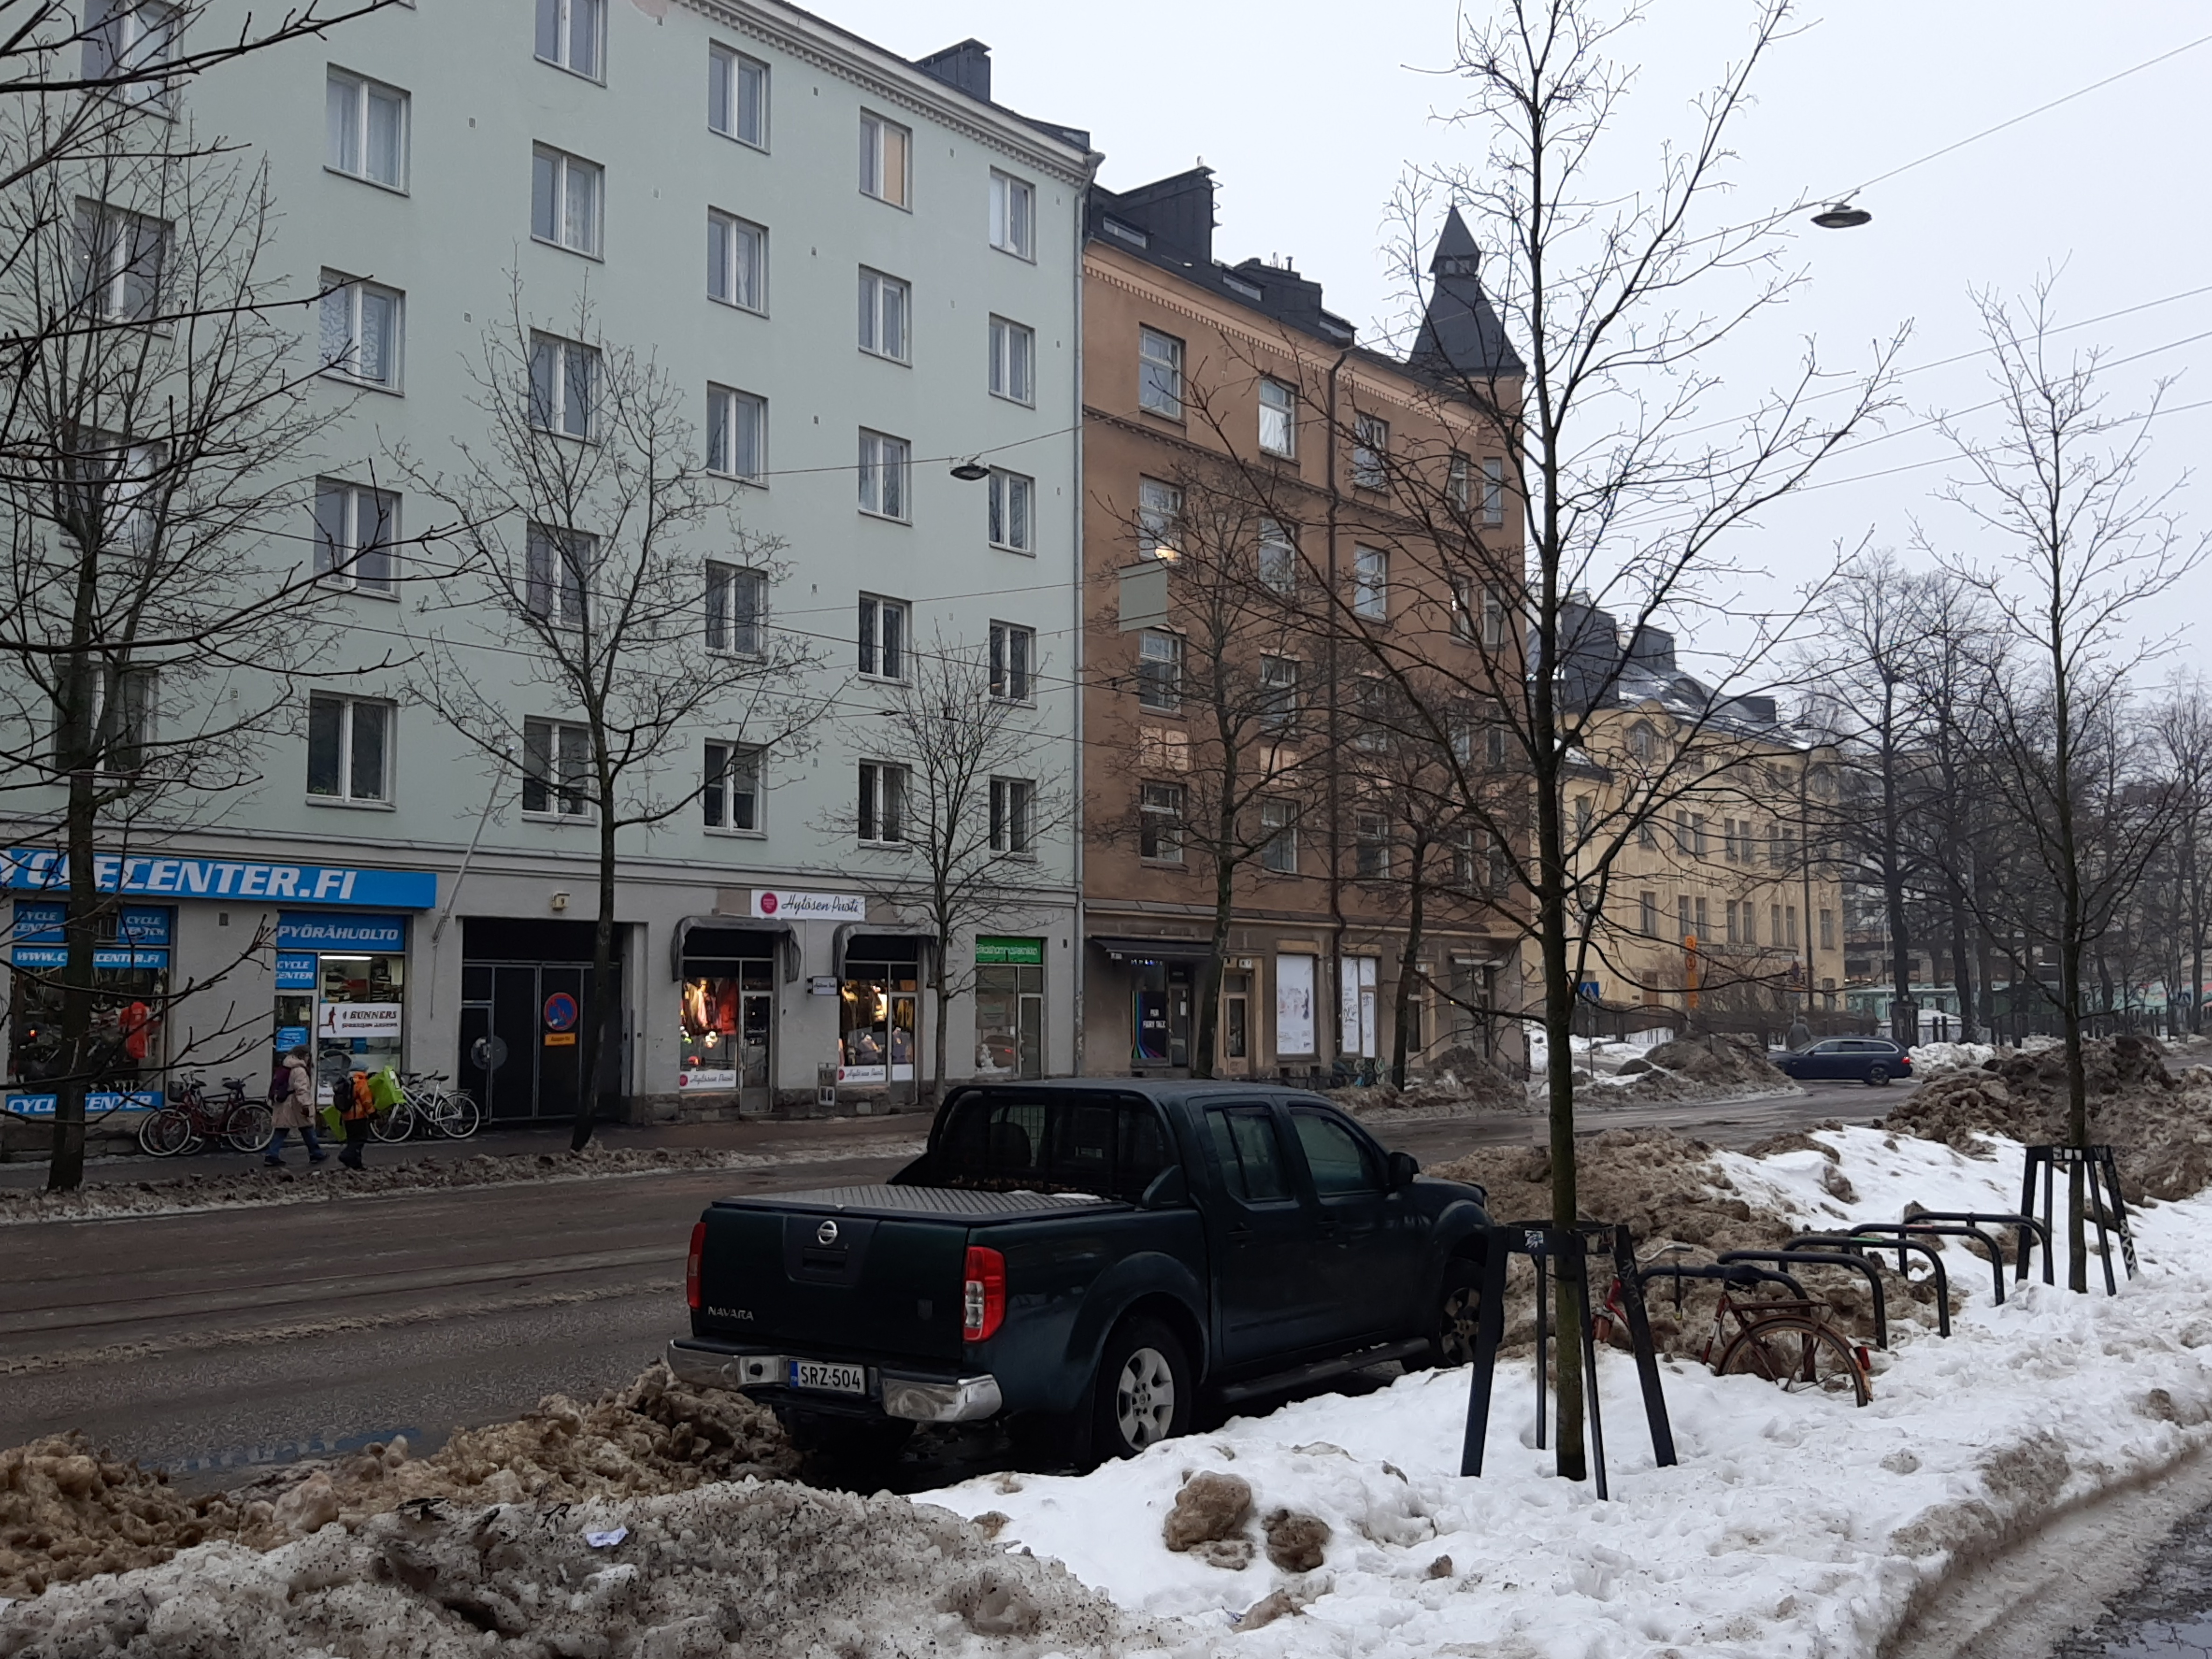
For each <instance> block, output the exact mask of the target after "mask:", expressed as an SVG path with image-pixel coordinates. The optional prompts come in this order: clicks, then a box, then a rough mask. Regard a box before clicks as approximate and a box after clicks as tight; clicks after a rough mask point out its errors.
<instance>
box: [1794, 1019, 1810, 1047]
mask: <svg viewBox="0 0 2212 1659" xmlns="http://www.w3.org/2000/svg"><path fill="white" fill-rule="evenodd" d="M1789 1042H1790V1048H1792V1049H1798V1048H1811V1047H1812V1046H1813V1028H1812V1027H1811V1026H1809V1025H1808V1024H1806V1023H1805V1016H1804V1015H1802V1014H1797V1015H1795V1016H1793V1017H1792V1018H1791V1019H1790V1037H1789Z"/></svg>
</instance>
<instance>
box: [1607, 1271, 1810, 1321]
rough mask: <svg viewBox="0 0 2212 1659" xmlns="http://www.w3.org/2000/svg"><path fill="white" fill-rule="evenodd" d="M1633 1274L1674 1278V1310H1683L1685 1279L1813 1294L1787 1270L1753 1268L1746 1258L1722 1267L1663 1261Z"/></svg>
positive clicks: (1804, 1299) (1804, 1298)
mask: <svg viewBox="0 0 2212 1659" xmlns="http://www.w3.org/2000/svg"><path fill="white" fill-rule="evenodd" d="M1636 1276H1637V1278H1638V1279H1639V1280H1642V1279H1673V1280H1674V1311H1675V1312H1677V1313H1680V1311H1681V1310H1682V1281H1683V1280H1684V1279H1715V1280H1718V1281H1719V1282H1721V1283H1723V1284H1728V1285H1735V1286H1737V1287H1738V1288H1739V1289H1742V1290H1750V1289H1752V1288H1753V1286H1754V1285H1781V1286H1782V1288H1783V1289H1784V1290H1786V1291H1789V1292H1790V1295H1792V1296H1794V1297H1796V1298H1797V1299H1798V1300H1799V1301H1800V1302H1809V1301H1811V1300H1812V1297H1809V1296H1808V1295H1807V1294H1806V1292H1805V1287H1804V1286H1803V1285H1800V1284H1799V1283H1798V1282H1797V1281H1796V1279H1792V1278H1791V1277H1790V1275H1789V1274H1788V1273H1782V1272H1780V1271H1778V1269H1776V1268H1773V1267H1753V1266H1752V1265H1751V1263H1749V1262H1748V1261H1737V1262H1733V1263H1731V1264H1730V1265H1729V1266H1728V1267H1722V1266H1721V1265H1720V1264H1719V1263H1718V1262H1705V1263H1703V1264H1699V1263H1695V1262H1692V1263H1688V1264H1684V1263H1680V1262H1674V1261H1662V1262H1658V1263H1655V1264H1654V1265H1653V1266H1651V1267H1638V1269H1637V1270H1636Z"/></svg>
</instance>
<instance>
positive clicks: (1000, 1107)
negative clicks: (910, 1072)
mask: <svg viewBox="0 0 2212 1659" xmlns="http://www.w3.org/2000/svg"><path fill="white" fill-rule="evenodd" d="M1172 1161H1173V1160H1172V1158H1171V1157H1170V1152H1169V1149H1168V1139H1167V1132H1166V1129H1165V1127H1164V1126H1163V1125H1162V1123H1161V1121H1160V1115H1159V1110H1158V1108H1157V1107H1155V1106H1153V1105H1152V1103H1151V1102H1149V1101H1128V1100H1084V1099H1080V1098H1076V1099H1070V1098H1066V1097H1047V1098H1042V1099H1040V1098H1037V1097H1030V1098H1027V1099H1024V1098H1023V1097H1020V1096H1019V1095H1015V1094H1001V1093H999V1092H997V1091H994V1092H992V1093H991V1094H988V1095H981V1096H975V1097H969V1099H966V1100H963V1101H956V1102H954V1103H953V1106H952V1113H951V1119H950V1121H947V1122H946V1124H945V1129H944V1132H943V1133H942V1134H941V1135H940V1136H939V1139H938V1146H937V1153H936V1156H935V1158H933V1160H932V1168H931V1171H930V1177H929V1178H930V1181H931V1182H932V1183H933V1184H934V1185H938V1186H945V1187H969V1188H985V1189H987V1190H991V1191H997V1192H1007V1191H1012V1190H1014V1189H1017V1188H1019V1189H1022V1190H1024V1191H1029V1192H1077V1193H1096V1194H1099V1195H1100V1196H1102V1197H1106V1198H1121V1199H1135V1198H1139V1197H1142V1196H1143V1194H1144V1191H1145V1188H1146V1187H1148V1186H1150V1185H1151V1184H1152V1178H1153V1177H1154V1176H1157V1175H1158V1174H1159V1172H1160V1171H1161V1170H1164V1169H1166V1168H1167V1167H1168V1165H1169V1164H1170V1163H1171V1162H1172Z"/></svg>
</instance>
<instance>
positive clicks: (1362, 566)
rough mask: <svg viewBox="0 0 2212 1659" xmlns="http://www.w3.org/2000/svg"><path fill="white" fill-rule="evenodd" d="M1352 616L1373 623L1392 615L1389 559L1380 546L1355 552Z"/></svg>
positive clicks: (1353, 558) (1353, 557) (1355, 549)
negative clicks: (1364, 618) (1366, 619)
mask: <svg viewBox="0 0 2212 1659" xmlns="http://www.w3.org/2000/svg"><path fill="white" fill-rule="evenodd" d="M1389 614H1390V556H1389V554H1387V553H1385V552H1384V551H1383V550H1382V549H1381V548H1379V547H1355V548H1353V549H1352V615H1353V616H1355V617H1367V618H1369V619H1370V621H1374V622H1381V621H1383V619H1384V618H1385V617H1388V616H1389Z"/></svg>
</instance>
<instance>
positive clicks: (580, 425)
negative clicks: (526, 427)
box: [530, 334, 599, 438]
mask: <svg viewBox="0 0 2212 1659" xmlns="http://www.w3.org/2000/svg"><path fill="white" fill-rule="evenodd" d="M598 405H599V349H598V348H597V347H596V346H587V345H585V344H583V343H581V342H580V341H576V340H563V339H560V338H557V337H555V336H553V335H550V334H533V335H532V336H531V337H530V424H531V425H532V426H534V427H536V428H538V430H539V431H540V432H553V433H557V434H559V435H561V436H562V437H564V438H589V437H590V436H591V435H592V417H593V416H594V415H595V414H596V412H597V410H598Z"/></svg>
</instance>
